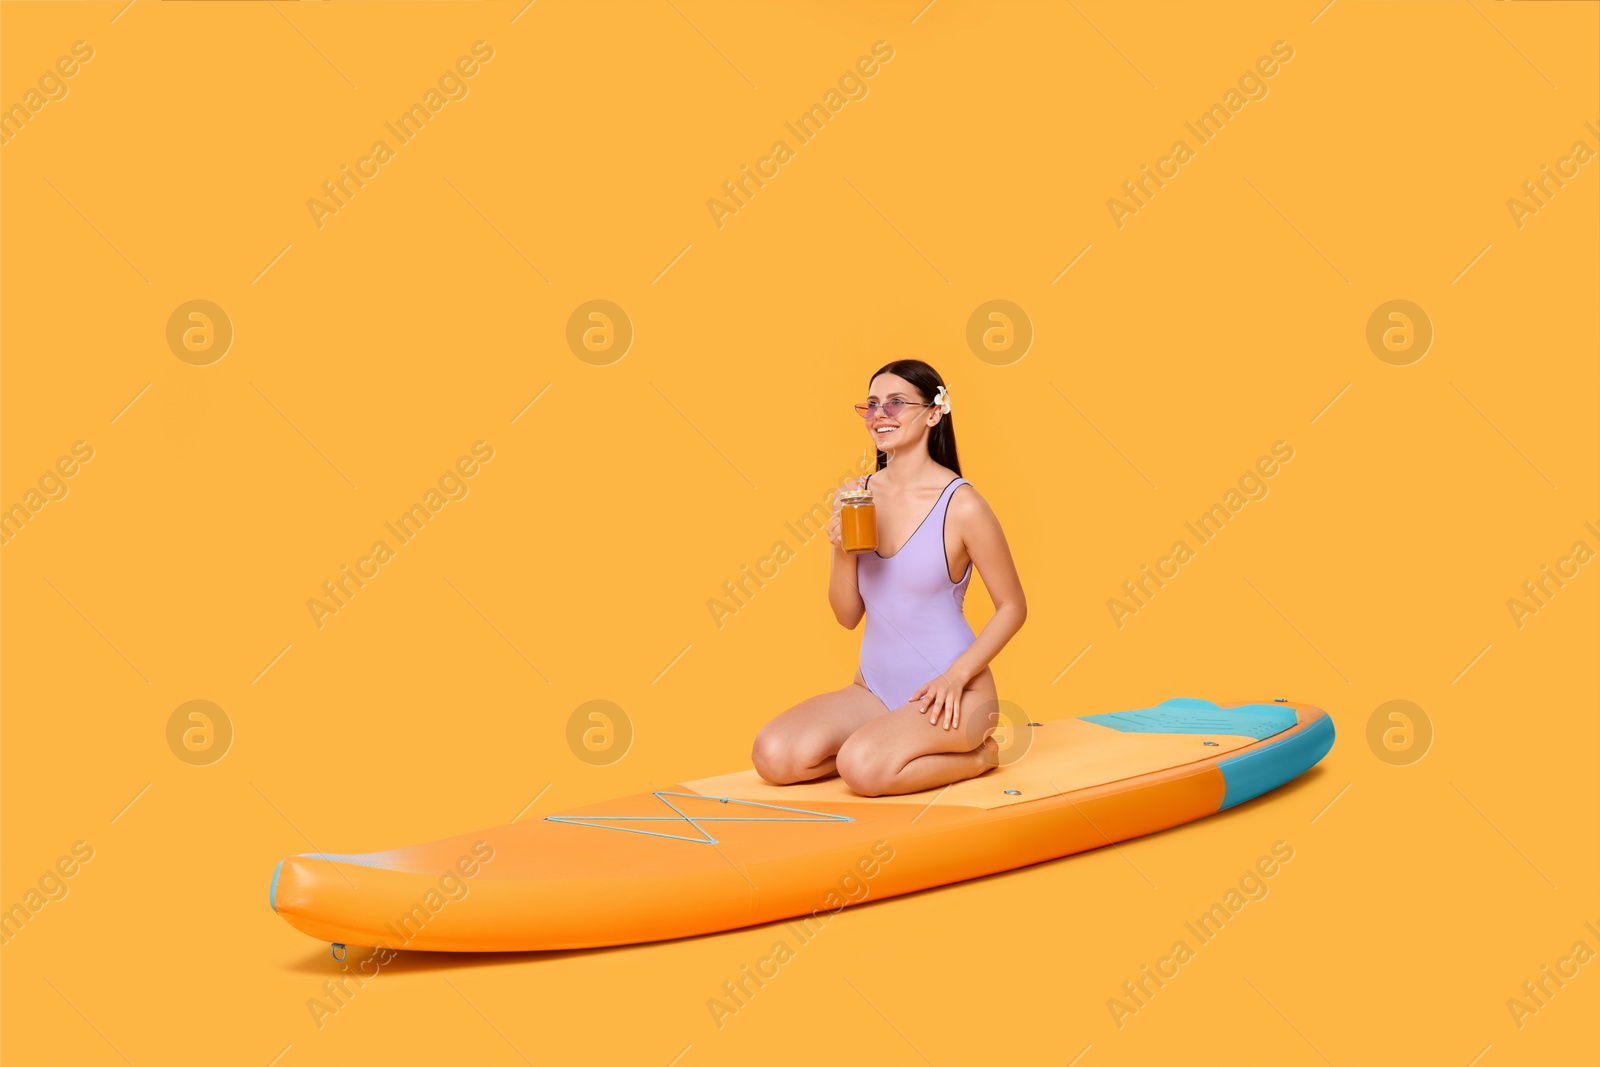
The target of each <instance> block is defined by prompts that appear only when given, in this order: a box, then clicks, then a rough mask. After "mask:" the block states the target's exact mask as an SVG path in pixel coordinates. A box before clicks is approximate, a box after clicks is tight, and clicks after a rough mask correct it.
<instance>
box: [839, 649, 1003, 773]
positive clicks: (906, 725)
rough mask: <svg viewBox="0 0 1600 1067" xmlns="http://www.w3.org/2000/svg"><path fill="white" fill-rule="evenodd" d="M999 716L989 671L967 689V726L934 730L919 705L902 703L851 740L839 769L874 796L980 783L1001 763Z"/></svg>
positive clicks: (842, 748)
mask: <svg viewBox="0 0 1600 1067" xmlns="http://www.w3.org/2000/svg"><path fill="white" fill-rule="evenodd" d="M998 712H999V702H998V698H997V697H996V695H995V685H994V675H993V673H992V672H991V671H990V670H989V668H987V667H985V668H984V669H983V671H982V672H980V673H979V674H978V675H977V676H976V677H975V678H973V679H972V681H971V682H969V683H967V687H966V688H965V689H963V690H962V692H961V722H960V724H959V725H957V726H956V727H955V728H954V729H950V730H946V729H945V728H944V727H942V726H930V725H928V716H927V715H925V714H921V713H919V712H918V711H917V708H916V706H915V705H912V704H902V705H901V706H900V707H898V708H895V709H894V710H893V711H892V712H890V713H889V714H887V715H881V716H878V717H876V718H874V719H872V720H871V721H869V722H866V723H864V724H863V725H862V726H861V727H860V728H859V729H858V730H856V732H855V733H853V734H851V735H850V736H849V737H848V738H846V739H845V741H844V743H843V744H842V745H840V746H839V749H838V754H837V756H836V758H835V767H836V769H837V771H838V773H839V775H840V777H842V778H843V779H844V781H845V784H846V785H848V786H849V787H850V788H851V789H852V790H854V791H855V792H857V793H860V794H862V795H863V796H869V797H875V796H882V795H884V794H899V793H915V792H917V791H919V790H923V789H931V788H933V787H934V786H940V785H947V784H949V783H950V782H959V781H961V780H963V779H966V778H975V777H977V776H978V775H980V774H982V773H984V772H985V771H987V770H989V769H990V768H991V767H994V766H997V765H998V763H999V747H998V746H997V745H995V743H994V742H993V741H991V740H990V739H989V735H990V734H991V733H993V732H994V730H995V728H996V727H997V726H998V725H999V722H998V719H999V714H998Z"/></svg>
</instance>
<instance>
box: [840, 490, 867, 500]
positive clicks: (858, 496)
mask: <svg viewBox="0 0 1600 1067" xmlns="http://www.w3.org/2000/svg"><path fill="white" fill-rule="evenodd" d="M839 499H840V501H842V502H843V503H846V504H864V503H870V502H871V500H872V490H871V489H844V490H841V491H840V493H839Z"/></svg>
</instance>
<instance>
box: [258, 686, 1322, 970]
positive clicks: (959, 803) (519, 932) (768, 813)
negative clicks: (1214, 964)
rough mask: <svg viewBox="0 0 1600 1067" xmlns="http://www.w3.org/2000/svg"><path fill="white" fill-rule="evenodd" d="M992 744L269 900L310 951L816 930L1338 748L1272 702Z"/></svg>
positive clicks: (622, 809) (636, 799)
mask: <svg viewBox="0 0 1600 1067" xmlns="http://www.w3.org/2000/svg"><path fill="white" fill-rule="evenodd" d="M1007 729H1009V730H1012V731H1015V732H1014V733H1013V736H1011V737H1010V738H1007V744H1006V746H1005V751H1008V752H1021V753H1022V755H1021V757H1020V758H1017V759H1014V760H1011V761H1009V762H1005V763H1004V764H1003V765H1002V766H1000V767H998V768H996V769H994V770H992V771H988V772H986V773H985V774H982V775H980V776H979V777H977V778H971V779H967V780H966V781H962V782H956V783H954V784H953V785H949V786H945V787H942V788H940V789H930V790H926V791H924V792H920V793H911V794H905V795H900V796H884V797H863V796H860V795H858V794H856V793H854V792H852V791H851V790H850V789H849V787H848V786H846V785H845V784H844V782H843V781H842V780H841V779H839V778H838V777H831V778H826V779H823V780H820V781H815V782H802V783H797V784H794V785H771V784H769V783H767V782H765V781H763V780H762V779H761V778H760V777H759V776H758V775H757V774H756V772H755V771H754V770H745V771H739V772H737V773H734V774H725V775H721V776H718V777H714V778H701V779H696V780H693V781H686V782H681V783H676V784H674V785H673V786H672V787H671V788H668V789H661V790H654V791H651V792H648V793H639V794H635V795H633V796H626V797H620V798H617V799H615V800H608V801H603V802H600V803H595V804H588V805H585V806H583V807H580V808H574V809H572V810H570V811H564V812H561V813H559V814H555V815H547V816H544V817H541V818H532V819H525V820H522V821H520V822H512V823H509V824H507V825H504V826H496V827H492V828H490V829H486V830H481V831H478V832H476V833H468V834H460V835H457V836H454V837H447V838H443V839H440V840H438V841H431V842H428V843H426V844H421V845H412V846H409V847H405V848H395V849H390V850H388V851H384V852H366V853H354V854H339V853H321V852H312V853H302V854H300V855H294V856H287V857H285V858H283V859H281V860H279V861H278V864H277V867H276V868H275V869H274V870H273V872H272V885H271V888H270V890H269V893H268V902H269V903H270V904H271V906H272V909H273V910H274V911H275V912H277V913H278V914H279V915H281V916H282V917H283V918H284V919H285V920H287V921H288V923H289V924H290V925H291V926H293V927H295V928H296V929H298V930H300V931H302V932H304V933H306V934H309V935H311V936H312V937H314V938H317V939H319V940H322V941H328V942H333V943H336V944H338V945H362V946H373V947H377V948H389V949H413V950H426V951H440V952H446V951H447V952H497V951H519V950H529V949H570V948H587V947H594V946H600V945H619V944H629V943H635V942H641V941H657V940H663V939H667V938H675V937H685V936H690V935H694V934H705V933H711V932H715V931H718V930H730V929H734V928H737V927H742V926H751V925H755V924H757V923H764V922H771V921H775V920H780V919H789V918H794V917H796V916H811V917H814V918H819V919H825V918H826V917H827V915H829V914H831V913H835V912H837V911H839V910H842V909H843V908H844V907H847V906H848V905H850V904H852V903H859V902H861V901H863V900H878V899H882V898H884V897H892V896H896V895H898V894H901V893H911V892H914V891H916V890H919V889H926V888H929V887H931V886H938V885H945V884H948V883H951V882H959V881H963V880H965V879H968V878H977V877H981V876H983V875H986V874H993V873H995V872H998V871H1005V870H1011V869H1013V868H1017V867H1026V866H1028V865H1029V864H1034V863H1040V862H1042V861H1044V860H1050V859H1056V858H1058V857H1060V856H1067V855H1071V854H1073V853H1076V852H1082V851H1085V850H1087V849H1093V848H1098V847H1101V846H1103V845H1108V844H1111V843H1113V842H1117V841H1126V840H1128V839H1129V838H1133V837H1139V836H1140V835H1142V834H1148V833H1154V832H1155V831H1158V830H1164V829H1167V828H1168V827H1172V826H1177V825H1179V824H1180V823H1185V822H1189V821H1191V820H1193V819H1199V818H1201V817H1203V816H1206V815H1211V814H1214V813H1216V812H1219V811H1223V810H1226V809H1228V808H1231V807H1234V806H1236V805H1238V804H1241V803H1243V802H1245V801H1247V800H1250V799H1251V798H1253V797H1257V796H1260V795H1261V794H1263V793H1266V792H1268V791H1269V790H1272V789H1275V788H1277V787H1278V786H1280V785H1282V784H1284V783H1285V782H1287V781H1289V780H1290V779H1292V778H1294V777H1296V776H1297V775H1299V774H1301V773H1302V772H1304V771H1306V770H1307V769H1309V768H1310V767H1312V766H1313V765H1315V764H1316V763H1317V761H1318V760H1320V759H1322V757H1323V756H1324V755H1326V754H1327V753H1328V750H1329V749H1330V748H1332V747H1333V739H1334V729H1333V720H1332V719H1330V718H1329V717H1328V715H1327V714H1326V713H1325V712H1323V711H1322V710H1321V709H1320V708H1315V707H1311V706H1309V705H1306V704H1299V703H1296V702H1293V701H1289V700H1281V699H1279V700H1273V701H1268V702H1262V703H1247V704H1235V705H1230V706H1221V705H1218V704H1214V703H1212V702H1211V701H1208V700H1200V699H1196V698H1192V697H1180V698H1175V699H1172V700H1167V701H1165V702H1163V703H1161V704H1158V705H1156V706H1155V707H1150V708H1140V709H1136V710H1131V711H1118V712H1109V713H1105V714H1098V715H1084V716H1080V717H1077V718H1062V719H1051V720H1045V721H1043V722H1035V723H1029V724H1020V723H1019V724H1015V725H1012V726H1008V727H1007ZM1002 758H1004V757H1002ZM805 921H809V920H805Z"/></svg>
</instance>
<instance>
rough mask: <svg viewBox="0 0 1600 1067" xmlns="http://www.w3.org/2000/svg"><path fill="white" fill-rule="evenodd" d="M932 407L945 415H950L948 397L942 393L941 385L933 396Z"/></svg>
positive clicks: (942, 387)
mask: <svg viewBox="0 0 1600 1067" xmlns="http://www.w3.org/2000/svg"><path fill="white" fill-rule="evenodd" d="M933 406H934V407H936V408H938V409H939V410H940V411H942V412H944V413H945V414H946V415H948V414H950V395H949V394H948V393H946V392H945V391H944V386H942V385H941V386H939V391H938V392H937V393H935V394H934V397H933Z"/></svg>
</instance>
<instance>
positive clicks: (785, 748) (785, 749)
mask: <svg viewBox="0 0 1600 1067" xmlns="http://www.w3.org/2000/svg"><path fill="white" fill-rule="evenodd" d="M815 747H816V746H814V745H808V744H806V742H805V739H804V736H803V731H796V730H792V729H784V728H783V727H779V726H776V724H774V723H768V724H767V725H766V726H765V727H763V728H762V730H761V732H760V733H758V734H756V739H755V742H754V743H753V744H752V745H751V746H750V762H751V764H753V765H754V766H755V769H756V773H757V774H759V775H760V776H761V777H762V778H763V779H765V780H766V781H768V782H770V783H772V784H773V785H790V784H791V783H794V782H799V781H803V780H805V779H806V778H808V777H810V776H811V775H812V774H814V773H815V770H816V766H817V764H818V763H819V762H821V761H822V760H823V759H825V758H826V757H827V755H828V754H827V753H817V752H815V751H813V749H814V748H815Z"/></svg>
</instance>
